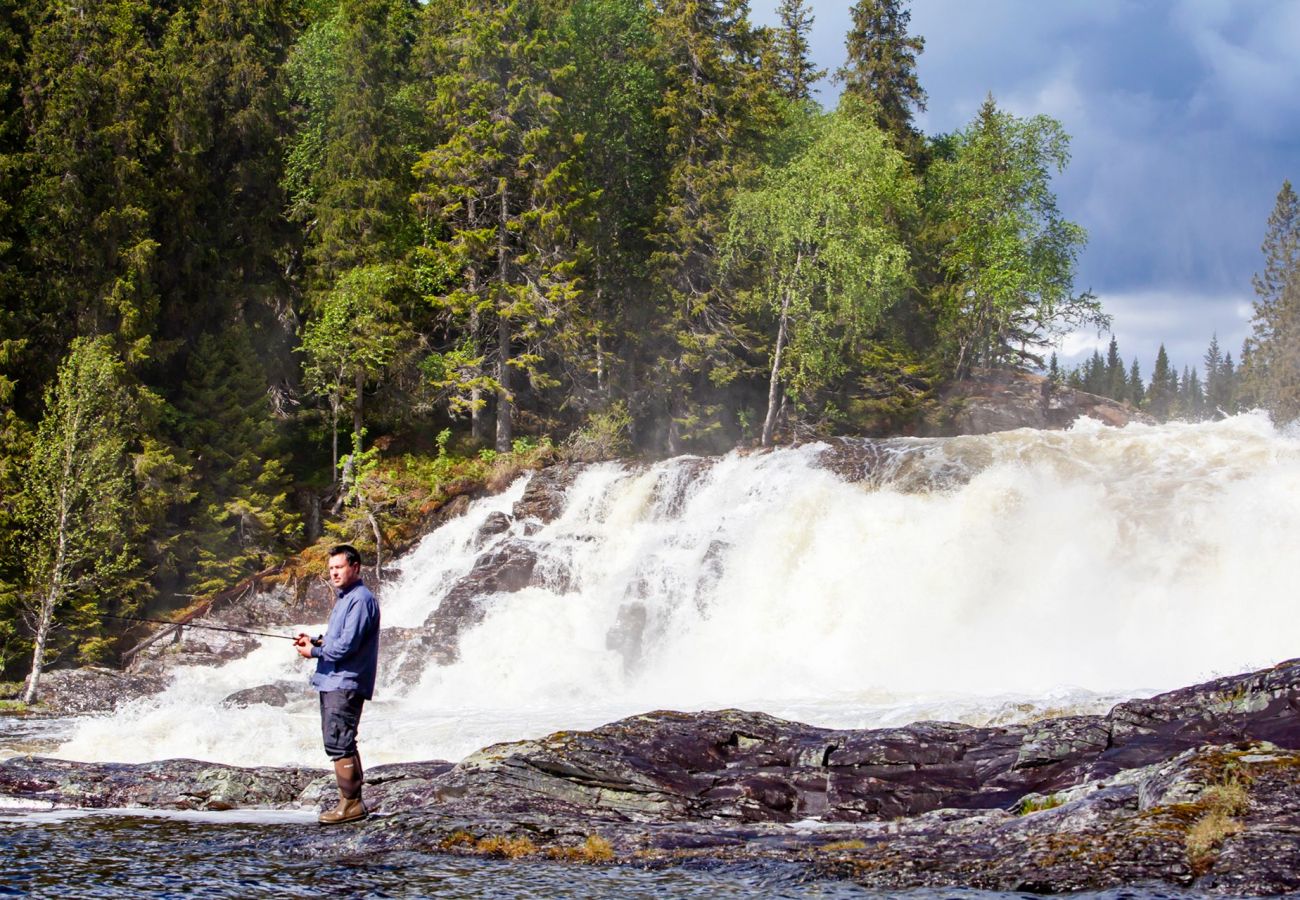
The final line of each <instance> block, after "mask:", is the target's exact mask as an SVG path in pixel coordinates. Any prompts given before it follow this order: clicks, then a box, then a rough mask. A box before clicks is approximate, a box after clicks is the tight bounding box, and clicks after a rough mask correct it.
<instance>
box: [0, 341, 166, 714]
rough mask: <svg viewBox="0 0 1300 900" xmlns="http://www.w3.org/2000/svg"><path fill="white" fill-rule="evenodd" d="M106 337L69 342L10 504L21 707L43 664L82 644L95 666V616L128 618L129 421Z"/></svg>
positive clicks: (132, 414) (133, 565)
mask: <svg viewBox="0 0 1300 900" xmlns="http://www.w3.org/2000/svg"><path fill="white" fill-rule="evenodd" d="M111 344H112V342H111V340H110V339H109V338H107V337H102V338H96V339H93V340H87V339H77V340H75V341H73V343H72V347H71V349H70V351H69V353H68V356H67V358H66V359H65V360H64V363H63V365H62V366H60V368H59V377H58V381H57V383H56V385H55V387H54V388H53V389H52V390H51V391H50V393H49V395H48V397H47V401H46V412H45V415H44V416H43V417H42V419H41V422H40V425H39V426H38V427H37V429H36V434H35V436H34V438H33V441H32V447H31V454H30V456H29V457H28V461H27V468H26V472H25V473H24V475H25V478H24V489H23V492H22V494H21V495H20V497H19V516H20V518H21V522H22V525H21V528H22V534H23V545H24V549H25V551H26V552H25V558H24V572H23V584H22V589H21V604H22V608H23V614H24V619H25V620H26V623H27V626H28V628H29V629H30V633H31V636H32V644H33V651H32V652H33V661H32V673H31V676H30V682H29V685H28V690H27V693H26V695H25V696H24V698H23V699H24V700H26V701H27V702H31V700H32V698H33V697H34V695H35V692H36V689H37V685H38V681H39V678H40V673H41V670H42V669H43V667H44V665H45V663H46V662H47V658H48V657H49V656H51V655H53V654H55V653H57V652H58V651H61V650H62V649H64V648H66V647H68V646H69V645H73V646H74V649H78V648H76V647H75V645H77V644H82V647H80V648H79V649H80V650H81V651H82V652H79V653H78V654H77V656H78V658H81V659H87V660H97V659H98V658H99V657H100V656H101V655H102V650H103V645H102V644H100V643H98V642H96V641H94V640H93V639H94V638H96V637H97V636H99V634H100V628H101V621H100V616H101V614H102V613H104V612H108V611H115V610H120V609H121V610H125V609H132V608H134V607H133V603H134V602H136V601H138V599H140V598H139V597H138V596H137V597H136V598H132V597H131V596H130V593H129V592H130V591H132V590H133V589H135V588H136V587H137V585H136V584H135V579H136V578H137V577H138V575H139V567H140V560H139V559H138V558H137V556H136V548H135V547H133V546H131V545H130V543H129V542H128V537H129V535H130V534H131V529H130V528H124V527H123V525H124V523H126V522H129V521H130V519H131V502H130V500H131V493H132V488H133V484H132V469H131V460H130V456H129V452H130V447H131V444H132V443H133V441H134V440H135V438H136V434H135V433H134V429H135V428H136V426H137V422H138V417H137V410H136V403H135V398H134V396H133V394H132V391H131V388H130V386H129V384H128V381H127V377H126V372H125V368H124V366H123V364H122V362H121V360H120V359H119V358H118V357H117V356H116V354H115V353H114V351H113V350H112V346H111Z"/></svg>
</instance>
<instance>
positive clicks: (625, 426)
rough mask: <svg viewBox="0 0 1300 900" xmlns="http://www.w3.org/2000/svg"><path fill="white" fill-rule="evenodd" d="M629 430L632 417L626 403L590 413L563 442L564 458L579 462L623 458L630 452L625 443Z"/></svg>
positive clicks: (630, 446) (629, 447) (629, 446)
mask: <svg viewBox="0 0 1300 900" xmlns="http://www.w3.org/2000/svg"><path fill="white" fill-rule="evenodd" d="M631 427H632V417H631V416H630V415H629V414H628V411H627V404H626V403H623V402H621V401H620V402H615V403H613V404H611V405H610V407H609V408H608V409H606V410H598V411H593V412H591V413H590V414H588V416H587V424H586V425H584V426H583V427H581V428H579V429H577V430H576V431H574V432H573V434H572V435H570V436H569V439H568V441H566V442H565V447H564V453H565V456H567V457H568V458H569V459H573V460H576V461H579V462H596V461H598V460H605V459H616V458H618V457H620V456H626V455H627V454H628V453H630V452H631V450H632V445H631V442H630V441H629V440H628V433H629V431H630V430H631Z"/></svg>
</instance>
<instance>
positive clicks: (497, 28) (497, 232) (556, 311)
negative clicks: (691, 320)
mask: <svg viewBox="0 0 1300 900" xmlns="http://www.w3.org/2000/svg"><path fill="white" fill-rule="evenodd" d="M556 25H557V21H556V17H555V15H554V12H553V8H552V7H551V6H550V5H549V4H547V3H542V2H536V0H511V2H507V3H505V4H497V3H493V2H488V0H476V2H473V3H470V4H468V5H467V7H466V8H465V10H464V11H463V14H462V16H461V18H460V20H459V21H458V23H457V25H456V26H455V28H454V30H453V31H452V33H451V35H450V36H449V39H448V41H449V48H448V49H449V52H450V53H452V54H454V58H455V59H456V60H457V62H456V65H455V66H454V67H452V68H451V69H450V70H449V71H448V72H447V74H445V75H444V76H442V77H441V78H440V79H439V80H438V82H437V84H436V95H435V99H434V101H433V108H434V110H435V112H436V116H437V119H438V130H439V132H440V133H441V134H443V135H445V136H446V137H445V140H443V141H442V142H441V143H440V144H439V145H438V146H435V147H433V148H432V149H430V150H427V151H425V152H424V153H423V154H421V156H420V158H419V161H418V163H417V164H416V167H415V171H416V174H417V175H418V177H419V178H420V182H421V192H420V194H419V195H418V197H417V198H416V202H417V204H418V205H419V206H420V208H422V209H423V210H425V211H426V214H428V215H431V216H436V217H437V218H439V219H440V220H441V221H442V223H443V225H444V227H445V229H446V238H445V240H444V241H442V243H441V246H440V247H439V248H438V252H439V253H440V255H441V257H442V258H443V259H444V260H445V261H446V262H445V265H446V267H447V268H448V269H449V270H451V271H458V272H464V273H465V275H464V278H463V279H462V280H460V281H457V282H454V283H453V287H452V289H451V290H448V291H446V292H443V293H441V294H438V295H435V296H434V297H433V298H431V299H432V300H433V302H434V303H435V304H436V305H437V306H439V307H440V308H441V309H443V310H445V311H446V312H448V313H450V314H452V315H454V316H457V317H463V318H465V319H468V318H470V316H471V315H472V314H474V313H475V312H477V313H478V314H480V315H481V316H483V318H484V319H485V320H486V321H484V322H483V325H484V327H485V329H486V330H487V333H486V334H485V335H484V336H483V344H484V346H485V348H486V349H487V350H489V351H490V353H491V355H492V356H493V358H494V364H493V366H492V371H491V379H492V387H493V388H494V390H495V392H496V448H497V450H498V451H500V452H506V451H509V450H510V449H511V446H512V441H513V436H514V408H515V403H516V399H515V394H516V391H517V390H519V389H520V388H521V387H522V385H518V384H517V383H516V380H515V375H516V373H519V374H523V375H526V376H528V377H529V379H530V382H531V384H532V386H533V387H535V388H540V387H544V386H547V385H549V384H550V381H549V379H548V377H547V375H546V373H545V370H544V369H543V367H542V363H543V361H544V359H545V354H546V353H547V352H548V351H550V352H554V349H555V348H553V347H550V346H548V341H549V340H550V339H551V338H552V336H553V334H554V333H555V331H556V330H557V329H558V328H562V327H563V320H564V319H565V317H566V316H568V315H570V314H571V313H572V311H573V309H574V307H575V305H576V301H577V297H578V287H577V282H576V278H575V276H576V267H577V264H578V261H579V257H580V255H581V253H582V248H581V247H580V246H579V244H578V242H577V240H576V233H578V230H577V229H575V228H574V225H575V224H577V223H578V220H579V219H580V218H581V217H582V216H583V215H584V209H585V205H586V203H587V201H588V199H589V197H588V195H587V193H586V192H585V191H584V189H583V185H582V182H581V178H580V170H579V168H578V160H577V154H576V148H575V146H574V136H573V135H570V134H568V133H567V132H566V131H565V130H564V129H563V128H562V127H561V125H562V122H563V116H562V108H561V99H560V94H559V93H558V92H557V91H558V89H559V87H560V86H559V85H558V84H557V82H556V79H557V78H567V77H568V76H569V74H571V72H569V71H568V70H566V69H564V68H563V67H561V66H558V65H556V62H557V57H558V56H559V54H561V53H562V52H563V51H564V49H565V48H564V47H563V46H562V43H561V42H560V41H559V39H558V38H559V35H558V31H557V28H556ZM471 352H474V351H471ZM437 368H438V370H439V371H453V369H452V367H449V366H445V365H439V366H438V367H437ZM459 377H460V376H457V378H459ZM472 381H473V376H471V382H472ZM461 386H462V387H463V386H465V385H463V384H462V385H461ZM444 387H446V388H449V389H453V390H454V389H455V388H456V387H457V385H455V384H451V385H445V386H444Z"/></svg>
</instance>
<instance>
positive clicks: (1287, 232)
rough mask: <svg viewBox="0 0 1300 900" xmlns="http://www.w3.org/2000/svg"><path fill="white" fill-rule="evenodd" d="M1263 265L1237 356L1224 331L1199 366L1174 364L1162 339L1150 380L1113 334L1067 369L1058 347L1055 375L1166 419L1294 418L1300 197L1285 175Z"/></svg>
mask: <svg viewBox="0 0 1300 900" xmlns="http://www.w3.org/2000/svg"><path fill="white" fill-rule="evenodd" d="M1260 249H1261V251H1262V253H1263V256H1264V267H1263V270H1262V271H1261V272H1259V273H1257V274H1256V275H1255V277H1254V279H1252V284H1253V286H1254V289H1255V302H1254V308H1253V314H1252V317H1251V326H1252V330H1251V335H1250V336H1249V337H1248V338H1247V339H1246V340H1245V342H1244V343H1243V344H1242V347H1241V355H1240V357H1239V358H1238V361H1237V362H1236V363H1234V362H1233V359H1232V353H1231V352H1225V351H1224V350H1223V349H1222V348H1221V347H1220V346H1219V338H1218V335H1214V336H1212V337H1211V338H1210V344H1209V346H1208V347H1207V348H1206V350H1205V355H1204V356H1203V357H1202V363H1203V365H1204V373H1203V374H1202V372H1201V371H1200V370H1199V367H1197V366H1192V367H1190V368H1189V367H1187V366H1186V365H1185V366H1184V367H1183V371H1182V375H1181V376H1180V375H1179V373H1178V371H1177V369H1176V368H1175V367H1174V366H1172V365H1170V362H1169V355H1168V354H1167V353H1166V352H1165V347H1164V345H1163V344H1161V345H1160V349H1159V351H1158V352H1157V353H1156V358H1155V362H1154V364H1153V365H1152V369H1151V378H1150V380H1149V381H1144V380H1143V377H1142V369H1141V367H1140V366H1139V364H1138V361H1137V359H1134V360H1133V361H1132V363H1131V364H1130V365H1129V366H1128V367H1127V368H1125V366H1124V361H1123V359H1122V358H1121V357H1120V352H1119V343H1118V341H1117V340H1116V339H1115V337H1114V336H1113V335H1112V336H1111V339H1110V345H1109V347H1108V348H1107V351H1106V355H1105V356H1104V357H1103V356H1102V355H1101V351H1100V350H1094V351H1093V354H1092V357H1091V358H1090V359H1088V360H1085V361H1084V362H1083V363H1082V364H1081V365H1079V366H1075V367H1074V368H1072V369H1070V370H1068V371H1064V370H1062V369H1061V368H1060V366H1059V363H1058V361H1057V357H1056V354H1055V353H1053V354H1052V357H1051V361H1050V363H1049V366H1048V373H1047V374H1048V376H1049V377H1051V378H1052V379H1053V380H1054V381H1059V382H1062V383H1064V384H1067V385H1069V386H1070V387H1073V388H1077V389H1079V390H1083V391H1088V392H1089V393H1092V394H1098V395H1100V396H1103V397H1110V398H1111V399H1112V400H1118V401H1120V402H1122V403H1128V404H1131V405H1132V406H1135V407H1137V408H1139V409H1142V410H1144V411H1146V412H1148V413H1149V414H1151V415H1152V416H1153V417H1155V418H1156V419H1158V420H1160V421H1168V420H1170V419H1181V420H1185V421H1192V422H1196V421H1202V420H1205V419H1216V418H1223V417H1225V416H1231V415H1236V414H1237V413H1239V412H1245V411H1248V410H1253V409H1266V410H1268V411H1269V412H1270V413H1271V414H1272V415H1273V417H1274V418H1275V419H1277V420H1279V421H1282V422H1289V421H1291V420H1293V419H1295V418H1297V417H1298V416H1300V200H1298V199H1297V197H1296V193H1295V190H1294V189H1293V188H1292V186H1291V182H1290V181H1289V180H1288V181H1284V182H1283V183H1282V188H1281V190H1279V191H1278V195H1277V200H1276V202H1275V203H1274V206H1273V212H1272V213H1271V214H1270V215H1269V218H1268V223H1267V226H1266V228H1265V234H1264V242H1263V244H1262V246H1261V248H1260Z"/></svg>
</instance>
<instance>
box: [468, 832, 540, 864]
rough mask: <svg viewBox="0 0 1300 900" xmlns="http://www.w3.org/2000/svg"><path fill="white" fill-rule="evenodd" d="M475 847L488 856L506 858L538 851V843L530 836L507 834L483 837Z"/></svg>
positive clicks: (519, 856)
mask: <svg viewBox="0 0 1300 900" xmlns="http://www.w3.org/2000/svg"><path fill="white" fill-rule="evenodd" d="M474 849H475V851H476V852H478V853H482V854H484V855H486V856H501V857H505V858H506V859H521V858H522V857H525V856H533V855H535V854H536V853H537V845H536V844H534V843H533V842H532V841H530V840H529V839H528V838H526V837H506V836H505V835H495V836H493V837H487V838H483V839H482V840H481V841H479V842H478V843H477V844H476V845H475V847H474Z"/></svg>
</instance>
